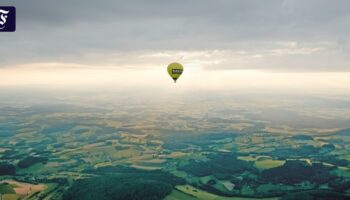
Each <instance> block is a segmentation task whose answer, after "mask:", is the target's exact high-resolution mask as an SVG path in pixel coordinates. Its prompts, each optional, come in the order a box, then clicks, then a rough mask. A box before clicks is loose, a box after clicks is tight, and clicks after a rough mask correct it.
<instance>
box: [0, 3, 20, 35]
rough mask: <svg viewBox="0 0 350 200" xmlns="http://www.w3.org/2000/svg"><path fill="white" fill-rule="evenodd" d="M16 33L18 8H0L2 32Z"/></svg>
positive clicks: (0, 30) (0, 28)
mask: <svg viewBox="0 0 350 200" xmlns="http://www.w3.org/2000/svg"><path fill="white" fill-rule="evenodd" d="M7 12H8V13H7ZM14 31H16V8H15V7H13V6H0V32H14Z"/></svg>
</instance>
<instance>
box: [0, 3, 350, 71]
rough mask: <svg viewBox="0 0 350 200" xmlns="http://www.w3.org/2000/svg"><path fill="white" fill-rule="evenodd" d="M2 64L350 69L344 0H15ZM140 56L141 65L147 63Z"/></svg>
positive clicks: (349, 17) (0, 41) (349, 21)
mask: <svg viewBox="0 0 350 200" xmlns="http://www.w3.org/2000/svg"><path fill="white" fill-rule="evenodd" d="M1 5H15V6H16V8H17V31H16V32H15V33H0V45H1V46H0V66H2V67H11V66H12V65H17V64H26V63H41V62H43V63H50V62H55V63H75V64H84V65H92V66H96V67H97V66H106V65H108V66H115V67H130V66H132V65H133V64H135V66H139V67H142V66H143V65H144V66H148V65H149V63H152V60H156V61H159V63H161V62H168V61H172V60H171V59H178V58H179V56H180V57H181V59H183V60H184V62H187V63H194V62H196V61H198V62H197V64H202V65H203V66H202V67H203V68H204V69H208V70H222V69H261V70H273V71H291V72H294V71H350V41H349V40H350V11H349V8H350V1H349V0H307V1H305V0H284V1H283V0H265V1H259V0H254V1H253V0H177V1H173V0H103V1H90V0H59V1H58V0H16V1H2V3H1ZM145 62H146V63H145Z"/></svg>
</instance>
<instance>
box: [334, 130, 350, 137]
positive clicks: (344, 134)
mask: <svg viewBox="0 0 350 200" xmlns="http://www.w3.org/2000/svg"><path fill="white" fill-rule="evenodd" d="M335 134H336V135H342V136H350V128H347V129H343V130H340V131H337V132H335Z"/></svg>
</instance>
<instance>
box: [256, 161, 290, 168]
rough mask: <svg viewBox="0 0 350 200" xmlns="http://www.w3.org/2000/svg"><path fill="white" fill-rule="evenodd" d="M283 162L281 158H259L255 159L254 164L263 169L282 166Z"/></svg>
mask: <svg viewBox="0 0 350 200" xmlns="http://www.w3.org/2000/svg"><path fill="white" fill-rule="evenodd" d="M284 163H285V161H283V160H261V161H255V163H254V165H255V167H257V168H259V169H262V170H264V169H271V168H275V167H279V166H282V165H284Z"/></svg>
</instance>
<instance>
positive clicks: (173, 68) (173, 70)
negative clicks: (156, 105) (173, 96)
mask: <svg viewBox="0 0 350 200" xmlns="http://www.w3.org/2000/svg"><path fill="white" fill-rule="evenodd" d="M183 71H184V67H183V66H182V65H181V64H180V63H171V64H169V65H168V73H169V75H170V77H171V78H172V79H174V83H176V80H177V79H178V78H179V77H180V76H181V74H182V72H183Z"/></svg>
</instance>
